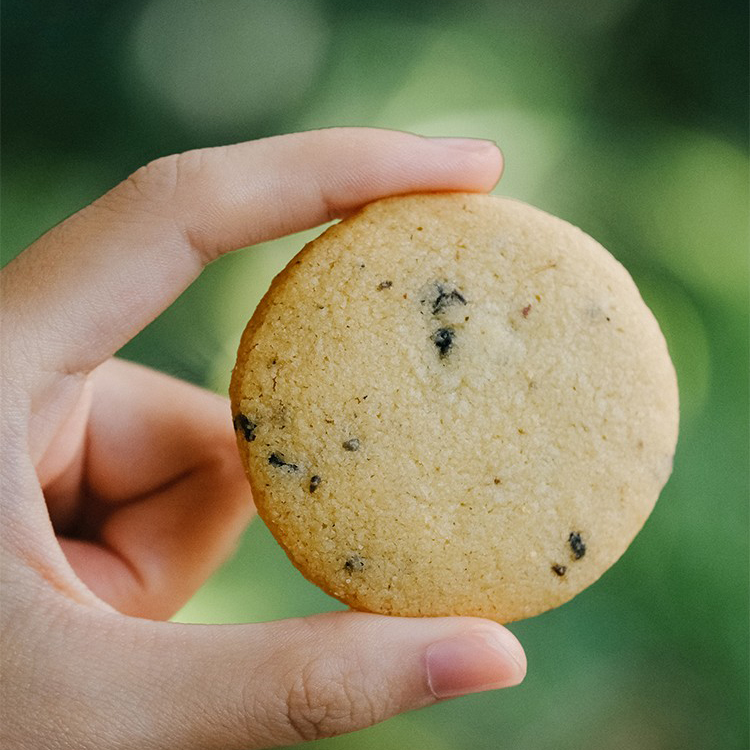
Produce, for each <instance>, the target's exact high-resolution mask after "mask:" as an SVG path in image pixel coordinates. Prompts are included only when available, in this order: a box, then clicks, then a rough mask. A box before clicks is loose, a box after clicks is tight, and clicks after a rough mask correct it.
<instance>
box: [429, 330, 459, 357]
mask: <svg viewBox="0 0 750 750" xmlns="http://www.w3.org/2000/svg"><path fill="white" fill-rule="evenodd" d="M455 338H456V331H455V329H453V328H438V329H437V331H435V333H433V334H432V343H433V344H435V346H436V347H437V348H438V351H439V352H440V357H441V359H442V358H443V357H446V356H447V355H448V352H450V350H451V349H452V348H453V341H454V340H455Z"/></svg>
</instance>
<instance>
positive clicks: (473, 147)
mask: <svg viewBox="0 0 750 750" xmlns="http://www.w3.org/2000/svg"><path fill="white" fill-rule="evenodd" d="M430 140H431V141H432V142H433V143H437V144H438V145H439V146H447V147H448V148H456V149H460V150H461V151H487V150H488V149H490V148H497V144H496V143H495V142H494V141H488V140H484V139H482V138H430Z"/></svg>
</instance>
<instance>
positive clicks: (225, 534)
mask: <svg viewBox="0 0 750 750" xmlns="http://www.w3.org/2000/svg"><path fill="white" fill-rule="evenodd" d="M91 381H92V394H93V395H92V403H91V408H90V414H89V423H88V431H87V436H86V443H85V455H84V456H83V458H82V460H81V461H80V462H79V461H74V462H72V463H71V466H72V467H73V468H74V469H76V470H78V469H77V468H76V467H77V466H78V465H79V464H82V465H83V467H84V469H83V475H82V476H80V477H79V486H73V483H71V482H67V481H65V477H58V479H57V480H56V482H55V483H54V485H53V486H49V487H47V488H45V494H46V496H47V502H48V505H49V507H50V515H51V516H52V517H53V518H56V517H57V516H58V508H59V506H61V505H62V506H63V507H64V508H65V509H66V512H65V515H66V516H67V517H68V518H69V519H72V520H71V521H69V523H68V525H67V528H65V527H63V528H62V529H60V528H59V526H58V530H61V531H62V532H63V533H65V534H66V538H62V539H61V546H62V547H63V551H64V552H65V553H66V556H67V558H68V561H69V562H70V564H71V566H72V567H73V569H74V570H75V571H76V573H77V575H78V576H79V577H80V578H81V580H82V581H83V582H84V583H86V584H87V585H88V587H89V588H90V589H91V590H92V591H93V592H94V593H95V594H97V595H98V596H99V597H100V598H101V599H103V600H104V601H106V602H108V603H109V604H111V605H112V606H114V607H115V608H116V609H118V610H120V611H121V612H124V613H126V614H130V615H137V616H140V617H149V618H153V619H162V618H167V617H169V616H171V615H172V614H174V612H175V611H177V609H179V608H180V607H181V606H182V605H183V604H184V603H185V602H186V601H187V599H188V598H189V597H190V596H191V595H192V594H193V593H194V592H195V590H196V589H197V588H198V587H199V586H200V585H201V584H202V583H203V582H204V581H205V579H206V578H207V577H208V576H209V575H210V574H211V573H212V572H213V571H214V570H215V569H216V568H217V567H218V566H219V565H220V564H221V563H222V562H223V561H224V560H225V559H226V558H227V557H228V555H229V554H230V553H231V551H232V550H233V548H234V545H235V544H236V542H237V539H238V538H239V535H240V534H241V533H242V530H243V529H244V528H245V526H246V525H247V523H248V521H249V520H250V517H251V515H252V513H253V510H254V509H253V505H252V500H251V496H250V488H249V486H248V483H247V480H246V479H245V476H244V473H243V470H242V466H241V463H240V460H239V457H238V454H237V447H236V444H235V437H234V432H233V430H232V421H231V417H230V410H229V404H228V403H227V401H226V400H225V399H222V398H219V397H218V396H215V395H214V394H212V393H209V392H207V391H204V390H202V389H200V388H196V387H195V386H192V385H189V384H187V383H184V382H181V381H178V380H175V379H173V378H170V377H168V376H166V375H163V374H161V373H157V372H154V371H153V370H149V369H148V368H145V367H140V366H138V365H134V364H131V363H128V362H124V361H122V360H111V361H109V362H107V363H105V364H104V365H102V366H100V367H99V368H97V370H96V371H95V372H94V373H93V374H92V376H91ZM56 486H58V487H63V488H65V489H71V488H72V494H73V495H74V496H75V497H78V498H80V497H84V498H85V502H84V504H83V505H81V506H80V507H77V508H76V509H75V512H71V510H70V505H71V499H70V498H69V497H65V496H61V495H60V493H59V491H56ZM83 488H85V492H84V491H83Z"/></svg>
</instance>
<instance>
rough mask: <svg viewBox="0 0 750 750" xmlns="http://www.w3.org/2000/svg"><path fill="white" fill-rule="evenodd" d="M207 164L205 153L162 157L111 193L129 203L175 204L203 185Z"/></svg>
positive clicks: (190, 152) (200, 151) (196, 152)
mask: <svg viewBox="0 0 750 750" xmlns="http://www.w3.org/2000/svg"><path fill="white" fill-rule="evenodd" d="M204 163H205V153H204V151H203V150H202V149H196V150H194V151H185V152H183V153H180V154H170V155H169V156H161V157H159V158H158V159H154V160H153V161H150V162H149V163H148V164H145V165H144V166H142V167H140V168H139V169H137V170H136V171H135V172H133V174H131V175H130V176H129V177H127V178H126V179H125V181H124V182H122V183H121V184H120V185H119V186H118V187H117V188H115V190H114V191H112V193H114V197H116V198H119V199H121V200H123V201H126V202H128V203H133V202H136V203H144V202H145V203H147V204H149V205H151V206H154V205H157V206H158V205H165V204H174V203H175V201H176V199H178V198H179V197H180V196H181V195H182V194H183V193H184V192H185V191H186V190H187V189H188V188H189V187H190V185H194V184H196V183H197V182H200V179H201V173H202V170H203V167H204ZM105 197H106V196H105Z"/></svg>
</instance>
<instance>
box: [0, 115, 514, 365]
mask: <svg viewBox="0 0 750 750" xmlns="http://www.w3.org/2000/svg"><path fill="white" fill-rule="evenodd" d="M501 170H502V156H501V154H500V152H499V150H498V149H497V147H496V146H495V145H494V144H492V143H491V142H488V141H471V140H468V141H467V140H461V139H428V138H423V137H420V136H416V135H412V134H409V133H401V132H396V131H387V130H377V129H366V128H334V129H329V130H319V131H311V132H306V133H295V134H291V135H283V136H276V137H273V138H265V139H262V140H258V141H251V142H247V143H240V144H237V145H233V146H223V147H218V148H209V149H200V150H196V151H188V152H185V153H183V154H178V155H173V156H168V157H164V158H162V159H157V160H156V161H154V162H152V163H151V164H149V165H147V166H146V167H143V168H141V169H140V170H138V171H137V172H135V173H134V174H133V175H132V176H131V177H129V178H128V179H126V180H125V181H124V182H123V183H121V184H120V185H118V186H117V187H115V188H114V189H113V190H111V191H110V192H109V193H107V194H106V195H105V196H103V197H102V198H100V199H99V200H97V201H96V202H94V203H93V204H91V205H90V206H88V207H87V208H85V209H83V210H82V211H80V212H78V213H77V214H74V215H73V216H71V217H70V218H69V219H67V220H66V221H64V222H63V223H62V224H60V225H58V226H57V227H55V228H54V229H52V230H51V231H50V232H48V233H47V234H46V235H44V236H43V237H42V238H40V239H39V240H37V242H35V243H34V244H33V245H32V246H31V247H30V248H29V249H28V250H26V251H25V252H24V253H22V254H21V255H20V256H19V257H18V258H17V259H16V260H15V261H13V262H12V263H10V264H9V265H8V266H7V267H6V268H5V269H4V271H3V274H2V277H3V278H2V280H3V299H4V305H5V309H6V315H8V316H12V320H13V323H14V330H15V331H17V332H18V333H19V335H18V336H16V337H15V339H14V340H15V341H19V340H20V341H22V342H29V341H32V342H33V344H34V345H33V347H31V348H29V347H28V346H25V347H24V350H23V352H19V354H21V355H22V356H19V358H18V360H19V361H22V362H23V361H25V367H24V370H25V373H24V374H26V375H27V376H28V377H31V376H32V374H33V373H34V372H36V371H38V370H43V371H45V370H46V371H48V372H49V371H50V370H51V371H57V372H62V373H78V372H88V371H90V370H92V369H93V368H94V367H96V366H97V365H98V364H99V363H101V362H102V361H104V360H105V359H107V358H108V357H109V356H110V355H112V354H113V353H114V352H115V351H117V350H118V349H119V348H120V347H121V346H122V345H123V344H125V343H126V342H127V341H128V340H129V339H130V338H132V337H133V336H134V335H135V334H136V333H137V332H138V331H139V330H141V329H142V328H143V327H144V326H145V325H147V324H148V323H149V322H150V321H151V320H153V319H154V318H155V317H156V316H157V315H158V314H159V313H160V312H161V311H162V310H164V309H165V308H166V307H167V306H168V305H169V304H170V303H171V302H172V301H174V299H175V298H176V297H177V296H178V295H179V294H180V292H182V291H183V290H184V289H185V287H187V286H188V285H189V284H190V283H191V282H192V281H193V280H194V279H195V278H196V276H197V275H198V274H199V273H200V271H201V269H202V268H203V266H204V265H205V264H207V263H209V262H210V261H212V260H214V259H215V258H217V257H218V256H219V255H221V254H222V253H225V252H228V251H230V250H234V249H237V248H239V247H244V246H246V245H251V244H254V243H256V242H260V241H263V240H267V239H270V238H272V237H278V236H281V235H284V234H288V233H290V232H294V231H298V230H301V229H305V228H308V227H311V226H315V225H316V224H320V223H322V222H324V221H328V220H330V219H332V218H335V217H337V216H340V215H342V214H344V213H347V212H349V211H351V210H353V209H355V208H357V207H359V206H360V205H363V204H365V203H367V202H369V201H372V200H375V199H377V198H381V197H384V196H387V195H393V194H399V193H409V192H420V191H439V190H463V191H486V190H489V189H491V188H492V187H493V186H494V184H495V183H496V182H497V180H498V178H499V176H500V172H501ZM6 343H7V342H6ZM9 345H10V346H11V347H13V346H14V342H13V341H11V342H10V343H9ZM29 352H31V354H30V355H29ZM11 359H15V358H13V357H11Z"/></svg>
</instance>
